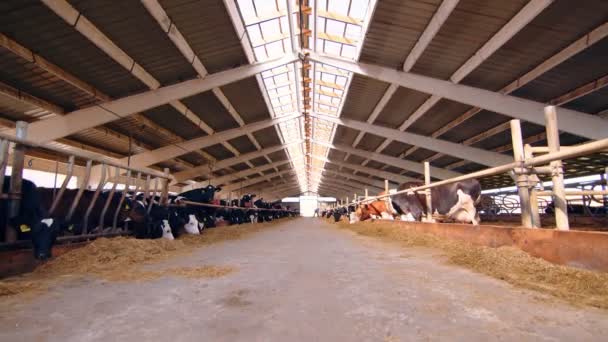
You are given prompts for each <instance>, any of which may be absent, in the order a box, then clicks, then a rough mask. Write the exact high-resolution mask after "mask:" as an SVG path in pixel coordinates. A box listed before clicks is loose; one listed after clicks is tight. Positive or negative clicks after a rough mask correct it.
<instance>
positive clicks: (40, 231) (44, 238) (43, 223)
mask: <svg viewBox="0 0 608 342" xmlns="http://www.w3.org/2000/svg"><path fill="white" fill-rule="evenodd" d="M58 230H59V227H58V224H57V222H56V221H55V220H54V219H52V218H46V219H42V220H40V222H38V223H36V224H34V225H33V227H32V245H33V246H34V257H35V258H36V259H39V260H46V259H48V258H50V257H51V256H52V253H51V251H52V248H53V244H54V243H55V240H56V238H57V233H58Z"/></svg>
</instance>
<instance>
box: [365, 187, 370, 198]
mask: <svg viewBox="0 0 608 342" xmlns="http://www.w3.org/2000/svg"><path fill="white" fill-rule="evenodd" d="M368 197H369V192H368V191H367V188H365V199H367V198H368Z"/></svg>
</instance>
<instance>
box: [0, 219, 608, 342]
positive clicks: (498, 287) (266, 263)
mask: <svg viewBox="0 0 608 342" xmlns="http://www.w3.org/2000/svg"><path fill="white" fill-rule="evenodd" d="M244 229H246V228H244ZM437 253H438V252H436V251H433V250H424V249H401V248H400V247H397V246H394V245H392V244H387V243H383V242H380V241H377V240H374V239H371V238H364V237H360V236H355V235H354V234H352V233H350V232H348V231H343V230H338V229H335V228H333V227H331V225H330V224H329V223H325V222H322V221H320V220H318V219H304V218H302V219H298V220H293V221H289V222H286V223H283V224H282V225H281V226H280V227H277V228H275V229H272V230H268V231H265V232H261V233H257V234H254V235H251V236H249V237H247V238H246V239H243V240H238V241H231V242H225V243H221V244H217V245H213V246H209V247H206V248H203V249H200V250H199V251H197V252H195V253H194V254H192V255H190V256H188V257H185V258H182V259H179V260H173V261H170V262H167V263H165V264H164V265H165V266H172V267H175V266H195V265H202V264H206V265H228V266H234V267H236V268H237V269H238V270H237V271H236V272H234V273H232V274H229V275H228V276H225V277H222V278H215V279H196V280H191V279H183V278H173V277H166V278H162V279H159V280H156V281H150V282H143V283H112V282H105V281H100V280H96V279H87V280H78V281H77V280H71V281H68V282H66V283H65V284H64V285H63V286H61V287H58V288H55V289H53V290H52V291H50V292H49V293H48V294H45V295H43V296H41V297H38V298H36V299H34V300H33V301H30V302H26V303H19V304H15V303H12V304H10V305H9V303H8V302H4V303H2V302H0V304H1V305H0V341H62V342H67V341H78V342H85V341H172V342H178V341H390V342H395V341H413V340H423V341H426V340H431V341H435V340H451V341H453V340H456V341H459V340H462V341H465V340H466V341H470V340H472V339H475V340H517V341H524V340H576V341H593V340H598V341H599V340H603V341H606V336H608V312H605V311H599V310H595V309H590V308H575V307H572V306H568V305H566V304H563V303H560V302H558V301H555V300H553V299H548V298H546V297H543V296H541V295H538V294H537V293H533V292H529V291H523V290H520V289H516V288H513V287H511V286H509V285H508V284H506V283H503V282H501V281H498V280H495V279H492V278H488V277H485V276H482V275H478V274H474V273H472V272H469V271H467V270H465V269H461V268H458V267H454V266H448V265H445V264H444V263H443V262H442V261H441V257H440V256H438V255H436V254H437Z"/></svg>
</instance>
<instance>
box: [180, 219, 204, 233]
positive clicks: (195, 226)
mask: <svg viewBox="0 0 608 342" xmlns="http://www.w3.org/2000/svg"><path fill="white" fill-rule="evenodd" d="M200 228H201V227H200V223H199V222H198V220H197V219H196V215H194V214H189V215H188V221H187V222H186V224H184V229H185V230H186V233H188V234H193V235H199V234H200V230H199V229H200Z"/></svg>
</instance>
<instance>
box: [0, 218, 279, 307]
mask: <svg viewBox="0 0 608 342" xmlns="http://www.w3.org/2000/svg"><path fill="white" fill-rule="evenodd" d="M287 221H288V219H281V220H276V221H273V222H268V223H258V224H245V225H236V226H226V227H218V228H212V229H208V230H205V231H204V232H203V234H201V235H184V236H181V237H180V238H179V239H176V240H173V241H170V240H166V239H155V240H139V239H135V238H132V237H115V238H99V239H96V240H95V241H93V242H91V243H89V244H87V245H85V246H83V247H81V248H77V249H74V250H71V251H69V252H67V253H65V254H62V255H60V256H58V257H56V258H54V259H53V260H50V261H48V262H46V263H44V264H42V265H40V266H39V267H37V268H36V269H35V270H34V271H33V272H31V273H29V274H25V275H22V276H17V277H11V278H7V279H3V280H0V297H1V296H11V295H16V294H22V293H33V292H36V293H41V292H44V291H45V290H47V289H48V288H49V287H50V286H52V285H53V284H55V283H57V282H58V281H60V280H61V279H62V278H65V277H67V276H69V277H74V276H76V277H81V276H91V275H92V276H96V277H99V278H103V279H106V280H110V281H146V280H154V279H158V278H160V277H163V276H176V277H184V278H215V277H221V276H224V275H227V274H229V273H231V272H233V271H235V269H234V268H232V267H224V266H214V265H203V266H199V267H192V268H188V267H181V268H167V269H164V270H159V271H144V270H139V267H140V266H144V265H149V264H155V263H159V262H162V261H165V260H168V259H171V258H174V257H177V256H183V255H186V254H189V253H191V252H192V251H194V250H195V249H197V248H200V247H204V246H206V245H211V244H215V243H220V242H223V241H230V240H238V239H241V238H244V237H246V236H247V235H250V234H252V233H256V232H259V231H263V230H265V229H268V228H270V227H273V226H275V225H277V224H279V223H285V222H287Z"/></svg>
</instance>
